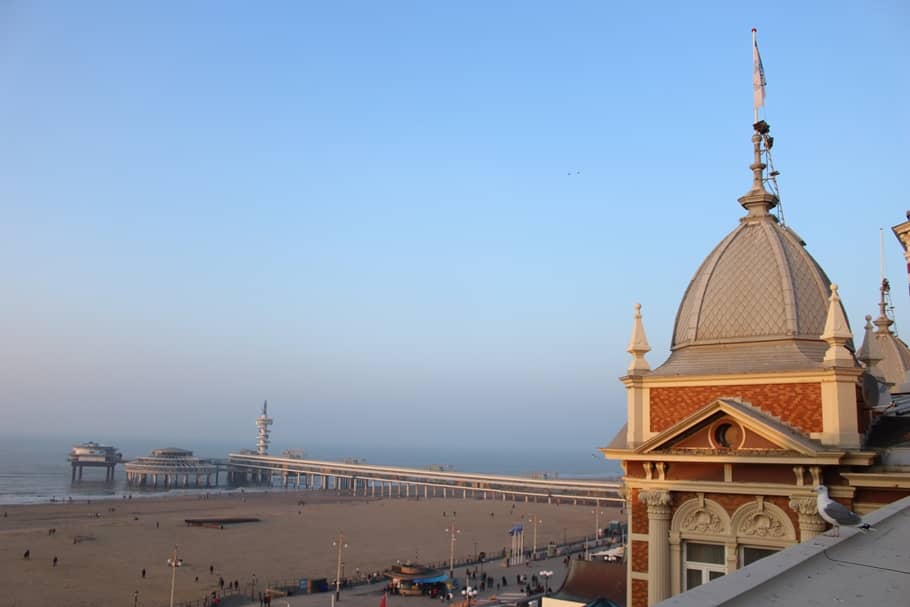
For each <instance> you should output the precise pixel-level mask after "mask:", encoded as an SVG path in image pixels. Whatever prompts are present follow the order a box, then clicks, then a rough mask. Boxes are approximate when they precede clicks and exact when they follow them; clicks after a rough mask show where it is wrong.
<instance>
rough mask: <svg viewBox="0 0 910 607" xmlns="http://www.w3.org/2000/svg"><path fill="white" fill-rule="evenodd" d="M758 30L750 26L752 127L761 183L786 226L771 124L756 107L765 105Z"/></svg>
mask: <svg viewBox="0 0 910 607" xmlns="http://www.w3.org/2000/svg"><path fill="white" fill-rule="evenodd" d="M757 34H758V30H757V29H755V28H754V27H753V28H752V107H753V110H754V117H755V122H754V123H753V124H752V128H754V129H755V132H756V133H758V134H759V135H760V136H761V156H762V157H763V158H764V161H765V163H764V164H765V167H766V168H767V173H765V174H764V175H762V183H764V184H766V185H767V186H768V188H769V189H770V190H771V193H772V194H774V195H775V196H776V197H777V219H778V221H779V222H780V224H781V225H782V226H786V225H787V222H786V221H785V220H784V207H783V204H782V202H781V197H780V186H779V185H778V183H777V176H778V175H780V171H778V170H777V169H775V168H774V159H773V158H772V157H771V148H772V147H774V137H772V136H771V134H770V133H771V126H770V125H769V124H768V123H767V122H765V121H764V120H759V117H758V108H759V107H764V106H765V85H766V84H767V81H766V80H765V67H764V65H762V61H761V55H760V54H759V52H758V40H757Z"/></svg>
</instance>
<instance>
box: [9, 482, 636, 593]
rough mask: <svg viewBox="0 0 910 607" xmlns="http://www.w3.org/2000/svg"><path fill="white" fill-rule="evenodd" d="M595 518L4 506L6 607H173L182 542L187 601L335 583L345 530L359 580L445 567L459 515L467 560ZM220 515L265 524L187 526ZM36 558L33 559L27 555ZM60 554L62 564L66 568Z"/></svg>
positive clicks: (356, 504)
mask: <svg viewBox="0 0 910 607" xmlns="http://www.w3.org/2000/svg"><path fill="white" fill-rule="evenodd" d="M300 500H304V502H305V504H304V505H303V506H299V505H298V502H299V501H300ZM110 508H113V509H114V511H113V512H110V511H109V509H110ZM592 510H593V508H592V506H590V505H588V506H581V505H579V506H573V505H567V504H562V505H556V504H531V503H524V502H514V503H513V502H508V501H505V502H504V501H494V500H472V499H467V500H463V499H457V498H450V499H439V498H431V499H429V500H425V499H420V500H416V499H404V498H385V499H380V498H373V499H370V498H350V497H339V496H335V495H331V494H319V493H311V492H305V491H301V492H293V491H292V492H287V493H284V492H278V493H275V492H272V493H268V494H257V493H246V494H244V495H240V494H213V495H211V496H210V497H209V499H205V500H203V499H199V498H198V497H196V496H191V497H190V496H186V497H173V498H164V499H158V498H156V499H133V500H126V501H121V500H111V501H96V502H92V503H91V504H86V503H84V502H83V503H72V504H64V503H56V504H40V505H28V506H0V511H2V512H6V513H7V516H6V517H5V518H3V517H2V514H0V606H4V607H5V606H11V607H12V606H16V607H27V606H30V605H69V606H73V607H82V606H89V605H99V606H102V605H103V606H107V605H133V599H134V596H135V592H136V591H138V592H139V594H138V596H139V604H140V605H144V606H146V607H157V606H159V605H167V603H168V599H169V594H170V580H171V569H170V567H168V564H167V559H168V558H169V557H170V556H171V554H172V551H173V548H174V545H175V544H176V545H177V546H178V555H179V557H180V558H181V559H183V566H182V567H180V568H178V569H177V583H176V592H175V598H176V600H177V601H187V600H195V599H200V598H202V596H203V595H204V594H205V593H206V592H209V591H211V590H214V589H216V588H217V587H218V579H219V576H220V577H223V578H224V580H225V583H228V582H233V581H234V580H238V581H239V583H240V587H241V588H242V589H247V590H248V589H249V588H250V582H251V580H252V576H253V574H255V575H256V578H257V581H258V584H259V586H262V585H263V584H264V582H266V581H268V580H292V579H297V578H319V577H325V578H328V579H334V577H335V571H336V564H337V552H336V549H335V548H334V547H333V546H332V542H333V541H334V539H335V538H336V537H337V534H338V532H339V531H343V532H344V541H345V543H347V544H348V548H346V549H345V550H344V551H343V556H342V559H343V561H344V576H346V577H354V576H355V575H356V572H357V571H358V570H359V572H360V573H363V574H366V573H367V572H371V571H382V570H383V569H386V568H388V567H389V566H390V565H392V564H394V563H395V562H396V561H397V560H401V561H402V562H404V561H408V560H411V561H419V562H423V563H442V562H443V561H446V560H447V559H448V557H449V534H448V533H447V532H446V529H447V528H450V524H451V523H452V521H453V518H452V517H453V513H454V516H455V518H454V520H455V526H456V529H460V530H461V532H460V533H459V534H458V536H457V541H456V548H455V559H456V561H458V560H460V559H463V558H465V557H469V556H471V555H473V554H474V553H475V550H476V551H484V552H487V553H488V554H493V553H498V552H499V551H501V550H502V549H503V548H507V547H509V545H510V538H509V536H508V534H507V530H508V529H509V527H510V526H511V525H512V523H514V522H519V521H521V520H522V517H525V529H526V533H525V548H526V549H530V548H531V544H532V542H533V531H532V527H531V525H530V524H529V523H527V520H528V517H529V515H536V516H537V517H538V518H539V519H540V520H541V523H540V525H539V526H538V531H537V545H538V547H541V546H545V545H546V544H547V542H548V541H551V540H552V541H555V542H562V540H563V537H564V535H565V536H567V537H568V538H569V539H570V540H571V539H573V538H580V537H583V536H585V535H593V533H594V514H593V513H592ZM443 513H445V516H443ZM98 515H100V516H98ZM216 517H217V518H229V517H231V518H235V517H236V518H240V517H253V518H259V519H261V520H260V521H259V522H255V523H242V524H237V525H227V526H225V527H224V528H223V529H217V528H208V527H189V526H187V525H186V524H185V523H184V519H186V518H216ZM617 518H619V514H618V510H617V509H616V508H601V512H600V523H601V527H604V526H606V523H607V521H609V520H611V519H617ZM54 528H55V529H56V532H55V533H54V534H52V535H51V534H49V530H50V529H54ZM74 540H75V543H74ZM475 543H476V544H475ZM475 546H476V547H475ZM26 550H29V552H30V559H29V560H25V559H24V558H23V554H24V552H25V551H26ZM54 556H56V557H57V558H58V559H59V562H58V565H57V566H56V567H54V566H53V562H52V560H53V558H54ZM210 566H214V574H210V573H209V567H210ZM143 568H144V569H145V570H146V577H145V579H143V578H142V577H141V571H142V569H143ZM197 576H198V578H199V579H198V581H196V580H195V578H196V577H197Z"/></svg>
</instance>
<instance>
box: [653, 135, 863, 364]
mask: <svg viewBox="0 0 910 607" xmlns="http://www.w3.org/2000/svg"><path fill="white" fill-rule="evenodd" d="M762 125H763V123H756V125H755V126H756V133H755V134H754V135H753V137H752V143H753V153H754V162H753V163H752V165H751V166H750V169H752V174H753V179H752V189H751V190H750V191H749V192H747V193H746V195H744V196H742V197H741V198H739V203H740V204H741V205H742V206H743V207H744V208H745V209H746V210H747V211H748V212H747V214H746V216H745V217H743V218H742V219H740V223H739V225H738V226H737V227H736V228H735V229H734V230H733V231H732V232H730V233H729V234H728V235H727V236H726V237H725V238H724V239H723V240H722V241H721V242H720V244H718V245H717V246H716V247H715V248H714V250H713V251H711V253H710V254H709V255H708V257H707V258H706V259H705V260H704V262H702V264H701V266H700V267H699V268H698V271H697V272H696V273H695V276H694V277H693V278H692V281H691V282H690V283H689V286H688V288H687V289H686V293H685V295H684V296H683V299H682V302H681V303H680V305H679V311H678V312H677V314H676V325H675V327H674V329H673V340H672V343H671V346H670V349H671V351H672V352H671V354H670V358H669V359H667V360H666V361H665V362H664V364H663V365H661V366H660V367H658V368H657V369H655V370H654V373H656V374H658V375H690V374H704V373H751V372H769V371H784V370H804V369H813V368H821V367H822V364H823V361H824V358H825V353H826V351H827V349H828V344H827V343H826V342H825V341H823V340H822V339H821V335H822V334H823V333H824V332H825V321H826V319H827V317H828V308H829V297H830V296H831V281H830V280H829V279H828V276H827V275H825V272H824V270H822V269H821V267H820V266H819V265H818V263H817V262H816V261H815V259H813V258H812V256H811V255H809V253H808V251H806V249H805V243H804V242H803V241H802V239H801V238H800V237H799V236H797V235H796V233H795V232H793V230H791V229H790V228H788V227H785V226H783V225H781V224H780V222H779V221H778V220H777V218H776V217H774V216H773V215H772V214H771V213H770V210H771V209H773V208H774V207H775V206H776V205H777V204H778V199H777V196H775V195H774V194H771V193H770V192H768V191H767V190H766V189H765V187H764V178H763V173H762V172H763V170H764V169H765V166H766V165H765V164H764V163H763V162H762V158H761V154H762V150H761V148H760V144H761V142H762V141H763V138H764V141H765V143H766V144H767V145H770V143H769V142H768V141H767V139H769V138H767V137H766V134H767V129H765V130H764V131H760V130H759V127H760V126H762ZM766 126H767V125H765V127H766ZM841 312H843V307H841ZM844 322H845V324H846V315H844ZM846 345H847V349H848V350H849V351H852V349H853V344H852V340H850V341H848V343H847V344H846Z"/></svg>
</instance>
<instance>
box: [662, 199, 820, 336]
mask: <svg viewBox="0 0 910 607" xmlns="http://www.w3.org/2000/svg"><path fill="white" fill-rule="evenodd" d="M830 284H831V281H830V280H828V277H827V276H826V275H825V272H824V270H822V269H821V267H820V266H819V265H818V263H817V262H816V261H815V260H814V259H813V258H812V256H811V255H809V253H808V252H807V251H806V249H805V247H804V246H803V242H802V241H801V240H800V238H799V237H798V236H797V235H796V234H795V233H794V232H793V231H792V230H790V229H789V228H786V227H783V226H781V225H780V224H779V223H778V222H777V220H776V219H775V218H774V217H773V216H772V215H762V216H757V217H754V216H748V217H745V218H743V220H742V222H741V223H740V225H739V226H738V227H737V228H736V229H735V230H733V231H732V232H730V234H728V235H727V237H726V238H724V239H723V240H722V241H721V242H720V244H719V245H717V246H716V247H715V248H714V250H713V251H711V254H710V255H708V257H707V259H705V261H704V262H703V263H702V264H701V267H699V268H698V271H697V272H696V273H695V277H694V278H692V281H691V282H690V283H689V288H688V289H686V294H685V296H684V297H683V300H682V303H681V304H680V306H679V312H678V313H677V316H676V326H675V328H674V331H673V342H672V344H671V349H673V350H676V349H678V348H683V347H686V346H690V345H698V344H718V343H737V342H749V341H769V340H778V339H788V340H789V339H794V338H803V339H811V340H818V339H819V336H820V335H821V334H822V332H823V331H824V328H825V318H826V315H827V309H828V297H829V296H830V295H831V290H830Z"/></svg>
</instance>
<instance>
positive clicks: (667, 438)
mask: <svg viewBox="0 0 910 607" xmlns="http://www.w3.org/2000/svg"><path fill="white" fill-rule="evenodd" d="M754 129H755V132H754V134H753V136H752V153H753V161H752V163H751V165H750V169H751V171H752V186H751V188H750V189H749V191H748V192H747V193H746V194H745V195H744V196H742V197H740V198H739V203H740V204H741V205H742V207H743V208H744V209H745V211H746V213H745V215H744V216H743V217H741V218H740V220H739V222H738V224H737V225H736V227H735V228H734V229H733V230H732V231H731V232H730V233H729V234H727V235H726V236H725V237H724V238H723V239H722V240H721V241H720V243H719V244H718V245H717V246H716V247H714V249H713V250H712V251H711V252H710V253H709V254H708V256H707V257H706V258H705V260H704V261H703V262H702V264H701V265H700V266H699V268H698V269H697V271H696V272H695V275H694V277H693V278H692V280H691V282H690V283H689V286H688V288H687V289H686V292H685V294H684V295H683V297H682V301H681V302H680V305H679V309H678V312H677V315H676V322H675V326H674V330H673V336H672V341H671V344H670V350H671V352H670V356H669V357H668V358H667V360H666V361H664V362H663V364H661V365H660V366H658V367H657V368H656V369H653V370H652V369H651V368H650V366H649V364H648V362H647V360H646V359H645V355H646V354H647V352H648V351H649V350H650V346H649V344H648V341H647V338H646V337H645V329H644V321H643V318H642V313H641V312H642V309H641V307H640V306H638V305H636V310H635V317H634V321H633V330H632V338H631V340H630V343H629V347H628V352H629V353H630V354H631V355H632V361H631V364H630V365H629V369H628V371H627V375H625V376H624V377H622V378H621V380H622V382H623V383H624V384H625V386H626V390H627V412H628V420H627V424H626V427H624V428H623V429H622V430H621V431H620V432H619V434H618V435H617V436H616V438H614V439H613V441H612V442H611V444H610V445H609V446H607V447H605V448H603V449H601V451H602V452H603V453H604V455H605V456H606V457H607V458H610V459H618V460H620V461H621V463H622V466H623V470H624V484H625V491H626V498H627V505H628V509H629V517H630V521H631V537H632V541H631V542H630V546H629V548H630V555H631V557H630V558H629V561H628V562H629V573H630V575H629V598H628V601H627V603H628V604H629V605H630V607H646V606H647V605H651V604H654V603H656V602H659V601H661V600H663V599H665V598H667V597H669V596H672V595H675V594H678V593H680V592H683V591H685V590H687V589H690V588H693V587H695V586H697V585H699V584H701V583H704V582H707V581H709V580H710V579H714V577H716V576H718V575H722V574H724V573H727V572H730V571H732V570H734V569H737V568H738V567H741V566H743V565H744V564H748V563H750V562H751V561H753V560H756V559H758V558H761V557H762V556H764V555H767V554H769V553H770V552H773V551H776V550H779V549H782V548H784V547H787V546H789V545H791V544H793V543H796V542H798V541H800V540H805V539H808V538H810V537H812V536H814V535H816V534H818V533H820V532H821V531H823V530H824V529H825V524H824V521H822V520H821V519H820V518H819V517H818V515H817V512H816V511H815V510H814V505H813V504H814V503H815V494H814V493H813V492H812V488H813V487H814V486H816V485H818V484H821V483H822V482H826V483H827V484H829V485H832V491H834V493H835V494H836V497H837V498H841V500H842V501H844V503H846V504H847V505H849V506H853V505H854V504H853V503H852V501H851V500H852V497H853V489H852V488H849V487H847V485H848V483H847V481H846V480H845V478H844V477H841V476H840V473H841V471H847V470H858V469H859V468H858V467H861V466H868V465H870V464H871V463H873V461H874V458H875V455H874V454H873V453H869V452H865V451H862V450H860V437H861V433H862V432H863V430H864V427H863V423H862V419H863V416H862V415H861V413H862V411H861V406H862V399H861V394H862V390H861V387H862V383H863V382H862V381H861V380H862V375H863V368H862V366H861V365H860V364H859V363H858V362H857V359H856V357H855V355H854V347H853V336H852V333H851V332H850V328H849V325H848V323H847V317H846V314H845V312H844V308H843V306H842V304H841V301H840V297H839V295H838V291H837V286H836V285H833V284H832V283H831V281H830V280H829V278H828V276H827V275H826V274H825V272H824V270H823V269H822V268H821V266H820V265H819V264H818V262H816V261H815V259H813V257H812V256H811V255H810V254H809V252H808V251H807V250H806V247H805V243H804V242H803V240H802V239H801V238H800V237H799V236H798V235H797V234H796V233H795V232H794V231H793V230H792V229H790V228H789V227H787V226H786V225H784V224H783V222H782V221H780V220H779V219H778V218H777V217H776V216H775V215H774V214H772V212H771V211H772V210H773V209H774V208H775V207H776V206H777V205H778V204H779V200H778V198H777V196H776V195H775V194H773V193H771V192H769V191H768V190H767V189H766V188H765V169H766V168H767V165H766V163H765V162H764V161H763V159H764V158H766V157H767V156H768V151H769V149H770V146H771V143H772V139H771V137H770V135H769V128H768V125H767V124H766V123H765V122H763V121H759V122H756V123H755V125H754Z"/></svg>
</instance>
